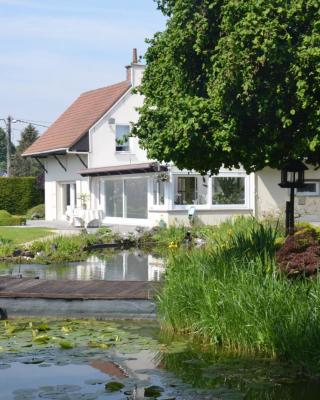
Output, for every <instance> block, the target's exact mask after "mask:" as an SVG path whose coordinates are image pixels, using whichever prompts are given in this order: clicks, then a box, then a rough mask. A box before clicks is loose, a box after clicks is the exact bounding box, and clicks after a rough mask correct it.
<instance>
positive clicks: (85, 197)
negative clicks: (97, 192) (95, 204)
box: [79, 193, 90, 210]
mask: <svg viewBox="0 0 320 400" xmlns="http://www.w3.org/2000/svg"><path fill="white" fill-rule="evenodd" d="M89 198H90V195H89V193H81V194H80V195H79V199H80V201H81V207H82V208H83V210H86V209H87V202H88V200H89Z"/></svg>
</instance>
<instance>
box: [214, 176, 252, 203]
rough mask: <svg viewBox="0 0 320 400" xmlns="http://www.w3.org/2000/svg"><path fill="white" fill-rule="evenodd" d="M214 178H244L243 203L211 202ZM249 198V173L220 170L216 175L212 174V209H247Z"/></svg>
mask: <svg viewBox="0 0 320 400" xmlns="http://www.w3.org/2000/svg"><path fill="white" fill-rule="evenodd" d="M214 178H244V203H243V204H212V195H213V181H214ZM249 199H250V180H249V175H247V174H246V173H245V172H221V173H219V174H218V175H215V176H212V178H211V197H210V201H211V207H212V208H213V209H228V210H234V209H237V210H238V209H248V208H249Z"/></svg>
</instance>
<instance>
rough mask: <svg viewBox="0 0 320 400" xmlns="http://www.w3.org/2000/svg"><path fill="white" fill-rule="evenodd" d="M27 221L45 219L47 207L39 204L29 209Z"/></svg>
mask: <svg viewBox="0 0 320 400" xmlns="http://www.w3.org/2000/svg"><path fill="white" fill-rule="evenodd" d="M26 217H27V219H44V217H45V205H44V204H38V205H37V206H34V207H31V208H29V210H28V211H27V214H26Z"/></svg>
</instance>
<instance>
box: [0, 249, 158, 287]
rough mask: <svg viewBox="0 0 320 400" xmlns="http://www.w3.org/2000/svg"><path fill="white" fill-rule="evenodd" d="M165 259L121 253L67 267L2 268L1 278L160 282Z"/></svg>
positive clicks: (21, 266)
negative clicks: (8, 276) (10, 276)
mask: <svg viewBox="0 0 320 400" xmlns="http://www.w3.org/2000/svg"><path fill="white" fill-rule="evenodd" d="M164 269H165V265H164V260H163V259H162V258H158V257H156V256H154V255H151V254H143V253H140V252H126V251H123V252H119V253H115V254H113V255H110V256H106V257H97V256H94V255H91V256H90V257H89V258H88V259H87V260H86V261H81V262H76V263H74V262H73V263H64V264H51V265H40V264H21V265H17V264H0V275H2V276H3V275H12V276H17V275H22V276H23V277H39V278H40V279H54V280H57V279H58V280H63V279H70V280H93V279H97V280H108V281H159V280H160V279H161V276H162V274H163V272H164Z"/></svg>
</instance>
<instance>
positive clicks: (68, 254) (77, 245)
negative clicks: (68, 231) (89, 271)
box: [30, 234, 96, 264]
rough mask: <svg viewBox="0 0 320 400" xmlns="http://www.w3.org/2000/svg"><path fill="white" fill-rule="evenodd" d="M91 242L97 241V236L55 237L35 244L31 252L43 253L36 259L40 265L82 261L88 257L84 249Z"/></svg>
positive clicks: (32, 245)
mask: <svg viewBox="0 0 320 400" xmlns="http://www.w3.org/2000/svg"><path fill="white" fill-rule="evenodd" d="M91 241H96V237H95V235H87V234H81V235H70V236H55V237H53V238H50V239H46V240H39V241H36V242H33V243H32V244H31V246H30V250H31V251H32V252H35V253H38V252H42V253H43V254H42V255H40V256H38V257H37V258H36V261H37V262H38V263H44V264H49V263H52V262H68V261H81V260H85V259H86V258H87V257H88V253H87V252H86V251H85V250H84V249H85V247H86V246H88V244H90V243H91Z"/></svg>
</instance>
